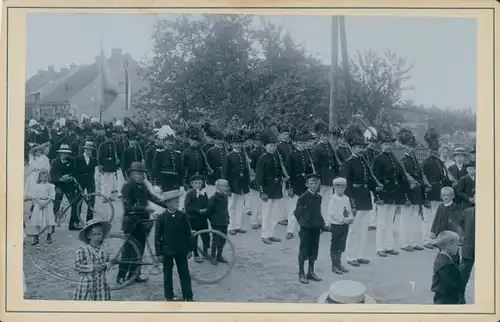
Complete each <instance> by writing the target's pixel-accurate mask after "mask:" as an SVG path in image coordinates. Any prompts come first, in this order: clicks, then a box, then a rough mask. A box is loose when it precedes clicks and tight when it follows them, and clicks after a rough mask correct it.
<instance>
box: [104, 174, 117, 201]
mask: <svg viewBox="0 0 500 322" xmlns="http://www.w3.org/2000/svg"><path fill="white" fill-rule="evenodd" d="M116 181H117V180H116V172H104V173H103V174H102V178H101V193H102V194H103V195H104V196H106V197H111V192H112V191H114V190H117V186H116V183H117V182H116Z"/></svg>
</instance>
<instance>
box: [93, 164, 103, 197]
mask: <svg viewBox="0 0 500 322" xmlns="http://www.w3.org/2000/svg"><path fill="white" fill-rule="evenodd" d="M94 180H95V190H96V192H99V193H102V174H101V171H99V167H95V171H94Z"/></svg>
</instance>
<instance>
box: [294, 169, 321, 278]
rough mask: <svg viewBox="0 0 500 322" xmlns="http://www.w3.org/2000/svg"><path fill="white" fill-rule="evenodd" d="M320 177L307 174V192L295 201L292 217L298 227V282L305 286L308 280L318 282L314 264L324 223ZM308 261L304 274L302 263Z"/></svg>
mask: <svg viewBox="0 0 500 322" xmlns="http://www.w3.org/2000/svg"><path fill="white" fill-rule="evenodd" d="M320 183H321V179H320V176H319V175H317V174H309V175H308V176H307V178H306V186H307V190H306V191H305V192H303V193H302V194H301V196H300V197H299V198H298V199H297V205H296V207H295V211H294V215H295V218H296V219H297V222H298V223H299V225H300V231H299V237H300V245H299V258H298V259H299V281H300V282H301V283H303V284H307V283H308V280H312V281H316V282H319V281H321V278H319V277H318V276H317V275H316V274H315V273H314V262H315V261H316V259H317V258H318V250H319V238H320V235H321V229H323V228H324V227H325V221H324V220H323V216H321V195H320V194H319V193H318V191H319V186H320ZM306 260H307V261H308V264H309V269H308V271H307V275H305V274H304V263H305V261H306Z"/></svg>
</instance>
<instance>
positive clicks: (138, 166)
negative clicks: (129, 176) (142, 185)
mask: <svg viewBox="0 0 500 322" xmlns="http://www.w3.org/2000/svg"><path fill="white" fill-rule="evenodd" d="M130 171H139V172H148V170H147V169H146V166H144V164H143V163H142V162H137V161H135V162H132V164H131V165H130V168H128V169H127V172H130Z"/></svg>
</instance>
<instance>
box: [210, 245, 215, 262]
mask: <svg viewBox="0 0 500 322" xmlns="http://www.w3.org/2000/svg"><path fill="white" fill-rule="evenodd" d="M216 256H217V249H216V248H215V245H212V249H211V251H210V258H209V261H210V263H212V265H217V259H216Z"/></svg>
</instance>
